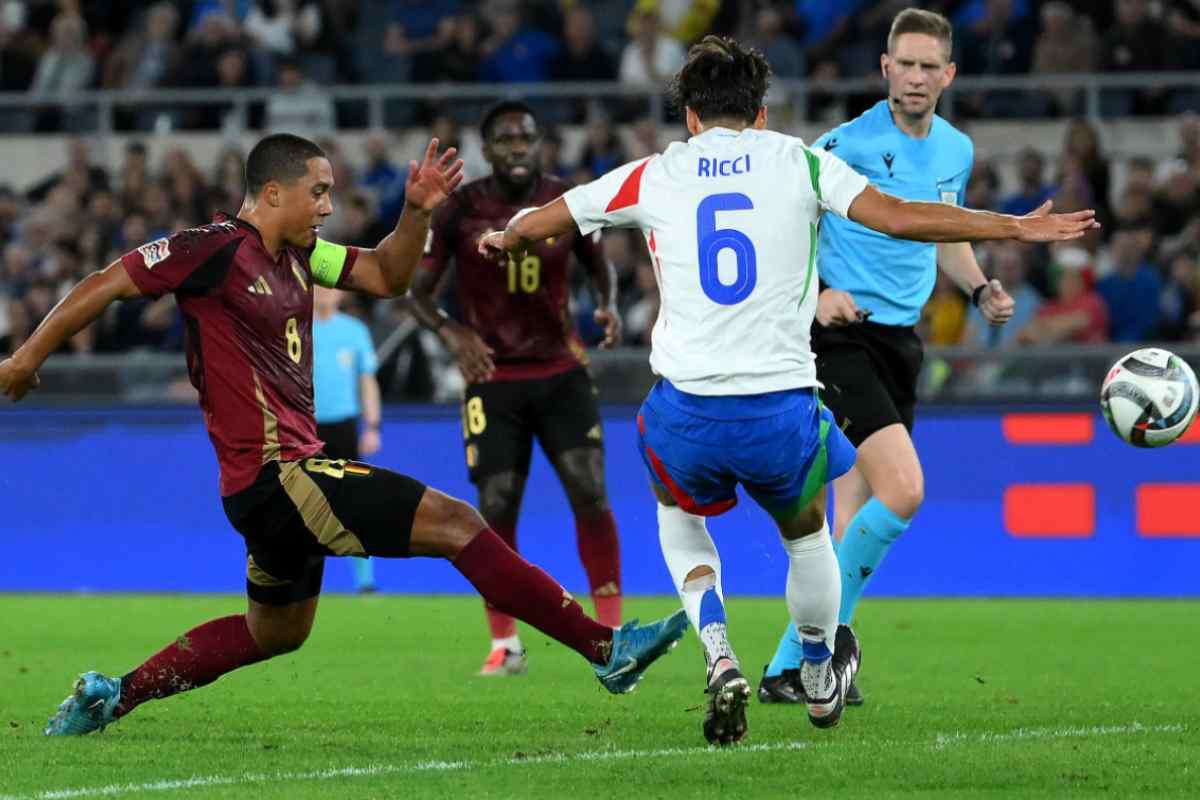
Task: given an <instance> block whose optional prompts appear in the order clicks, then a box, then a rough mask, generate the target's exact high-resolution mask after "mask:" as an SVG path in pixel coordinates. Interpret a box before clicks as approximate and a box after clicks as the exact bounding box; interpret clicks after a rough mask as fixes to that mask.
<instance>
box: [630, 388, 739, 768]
mask: <svg viewBox="0 0 1200 800" xmlns="http://www.w3.org/2000/svg"><path fill="white" fill-rule="evenodd" d="M662 391H663V387H662V386H661V385H660V386H657V387H655V389H654V390H652V391H651V393H650V396H649V397H647V399H646V402H645V403H644V404H643V405H642V408H641V411H640V413H639V414H638V432H639V438H638V445H639V448H640V450H641V453H642V458H643V460H644V462H645V464H646V467H647V470H648V472H649V475H650V484H651V488H652V489H653V491H654V495H655V497H656V499H657V500H658V537H659V544H660V545H661V547H662V553H663V560H664V561H665V562H666V564H667V570H668V571H669V572H670V573H671V582H672V584H673V585H674V586H675V591H676V592H678V594H679V599H680V601H681V602H682V603H683V608H684V611H685V612H686V613H687V618H688V621H689V622H690V623H691V625H692V628H693V629H694V630H695V631H696V635H697V636H698V637H699V639H700V644H701V646H702V647H703V648H704V663H705V669H706V674H705V687H706V688H705V691H706V692H707V694H708V708H707V711H706V713H705V719H704V723H703V732H704V737H705V739H707V740H708V741H709V742H711V743H715V744H722V745H725V744H732V743H734V742H737V741H739V740H741V739H743V738H745V736H746V732H747V725H746V701H747V700H748V699H749V696H750V684H749V682H748V681H747V680H746V678H745V677H744V676H743V675H742V673H741V670H740V668H739V664H738V659H737V656H736V655H735V654H734V651H733V646H732V645H731V644H730V642H729V632H728V623H727V620H726V616H725V595H724V591H723V590H722V587H721V557H720V555H719V554H718V553H717V547H716V545H715V544H714V543H713V540H712V537H711V536H710V535H709V533H708V525H707V522H706V517H707V516H711V515H713V514H720V513H723V512H724V511H726V510H728V509H729V508H732V507H733V505H734V503H736V502H737V500H736V495H735V494H734V483H733V481H732V479H731V478H729V477H728V476H724V475H722V474H721V473H720V472H719V470H717V469H715V468H713V465H714V464H715V462H716V461H718V460H719V459H720V452H719V449H714V448H705V447H704V446H703V444H702V443H699V442H696V441H695V440H688V439H683V438H681V437H678V436H676V435H674V433H673V432H674V429H675V428H676V427H678V426H679V425H680V424H685V425H686V424H687V422H688V420H686V419H684V418H683V412H681V411H679V410H678V409H676V408H674V407H673V406H671V405H670V404H668V403H663V402H660V401H661V397H660V394H661V393H662ZM709 456H711V458H710V457H709Z"/></svg>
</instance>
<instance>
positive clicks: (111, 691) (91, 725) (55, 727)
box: [43, 672, 121, 736]
mask: <svg viewBox="0 0 1200 800" xmlns="http://www.w3.org/2000/svg"><path fill="white" fill-rule="evenodd" d="M120 699H121V679H120V678H107V677H105V676H104V675H101V674H100V673H99V672H85V673H83V674H82V675H80V676H79V680H77V681H75V691H74V692H72V693H71V696H70V697H68V698H67V699H66V700H63V701H62V705H60V706H59V707H58V713H56V714H55V715H54V717H53V718H51V720H50V722H49V724H47V725H46V730H45V731H43V733H45V734H46V735H47V736H84V735H86V734H89V733H91V732H92V731H102V730H104V729H105V727H107V726H108V724H109V723H111V722H112V721H113V712H114V711H115V710H116V708H117V703H118V702H119V701H120Z"/></svg>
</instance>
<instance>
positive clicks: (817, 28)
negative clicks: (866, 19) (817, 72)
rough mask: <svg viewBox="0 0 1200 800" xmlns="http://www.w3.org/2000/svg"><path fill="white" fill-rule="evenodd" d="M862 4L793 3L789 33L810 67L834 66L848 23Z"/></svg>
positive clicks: (834, 0)
mask: <svg viewBox="0 0 1200 800" xmlns="http://www.w3.org/2000/svg"><path fill="white" fill-rule="evenodd" d="M863 5H864V0H795V3H794V5H793V7H792V14H793V16H792V20H791V24H792V30H793V33H794V35H795V36H796V38H797V39H799V41H800V45H801V46H802V47H803V48H804V51H805V55H806V56H807V57H808V63H809V64H813V65H818V64H820V63H821V62H828V63H832V64H836V63H837V60H838V55H839V50H840V49H841V47H842V45H843V43H844V42H845V39H846V35H847V33H848V32H849V31H850V20H851V18H852V17H853V16H854V15H855V14H857V13H858V11H859V10H860V9H861V8H862V6H863Z"/></svg>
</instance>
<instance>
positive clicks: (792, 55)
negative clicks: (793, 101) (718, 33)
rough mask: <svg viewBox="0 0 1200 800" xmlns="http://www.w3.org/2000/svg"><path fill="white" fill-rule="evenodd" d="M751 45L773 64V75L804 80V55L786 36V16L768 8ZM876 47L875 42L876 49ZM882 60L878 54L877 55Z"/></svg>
mask: <svg viewBox="0 0 1200 800" xmlns="http://www.w3.org/2000/svg"><path fill="white" fill-rule="evenodd" d="M748 44H750V45H753V46H754V47H757V48H758V49H759V50H761V51H762V52H763V55H765V56H766V57H767V61H768V62H770V64H771V74H772V75H776V76H778V77H780V78H785V79H786V78H802V77H804V51H803V50H801V49H800V45H798V44H797V43H796V40H795V39H793V38H792V37H790V36H788V35H787V34H786V33H785V32H784V18H783V12H782V11H781V10H780V9H779V8H778V7H777V6H773V5H764V6H762V7H761V8H759V9H758V11H757V12H756V13H755V15H754V33H753V35H752V36H750V38H749V40H748ZM874 45H875V43H874V42H871V43H870V46H872V49H878V48H877V47H874ZM875 55H876V57H878V55H879V54H878V53H876V54H875Z"/></svg>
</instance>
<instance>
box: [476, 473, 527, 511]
mask: <svg viewBox="0 0 1200 800" xmlns="http://www.w3.org/2000/svg"><path fill="white" fill-rule="evenodd" d="M523 489H524V476H522V475H518V474H517V473H513V472H506V473H502V474H500V475H490V476H488V477H487V478H484V479H483V481H482V483H481V484H480V486H479V511H480V513H482V514H483V518H484V519H486V520H488V522H490V523H498V522H508V521H512V520H515V519H516V518H517V512H518V511H519V510H520V507H521V494H522V491H523Z"/></svg>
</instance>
